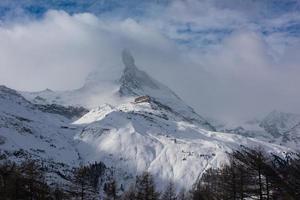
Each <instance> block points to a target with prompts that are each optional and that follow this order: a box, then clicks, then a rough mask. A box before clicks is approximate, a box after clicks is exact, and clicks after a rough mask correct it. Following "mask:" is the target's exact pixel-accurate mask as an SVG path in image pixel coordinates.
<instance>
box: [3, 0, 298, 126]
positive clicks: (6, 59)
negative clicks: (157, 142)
mask: <svg viewBox="0 0 300 200" xmlns="http://www.w3.org/2000/svg"><path fill="white" fill-rule="evenodd" d="M247 2H248V3H239V4H236V3H235V1H228V2H227V3H223V4H221V3H217V1H216V2H214V1H192V0H189V1H173V2H172V3H169V4H168V5H167V6H165V5H164V6H165V7H163V11H164V12H159V11H161V9H162V8H161V7H157V6H155V7H153V8H152V9H151V10H150V11H145V15H144V16H141V17H140V16H133V17H126V18H124V17H121V15H118V13H114V12H112V14H107V13H106V14H105V15H101V14H100V15H99V14H95V13H88V12H78V13H76V14H69V13H68V12H67V11H63V10H48V11H47V12H46V13H45V14H44V15H43V16H42V17H41V18H30V17H28V18H26V17H24V18H22V19H20V17H18V18H14V19H11V18H5V20H3V21H2V23H1V26H0V84H4V85H7V86H8V87H11V88H14V89H17V90H26V91H38V90H43V89H45V88H50V89H53V90H70V89H75V88H79V87H81V86H82V85H83V84H84V80H85V78H86V77H87V75H88V74H89V73H91V72H93V71H95V70H97V71H100V73H97V74H99V80H104V79H105V80H108V79H115V78H116V77H118V76H119V75H121V74H119V73H120V72H121V70H122V69H123V65H122V63H121V55H120V54H121V51H122V50H123V49H124V48H127V49H130V50H131V52H132V54H133V56H134V57H135V60H136V64H137V66H138V67H139V68H140V69H142V70H145V71H146V72H147V73H149V74H150V75H151V76H153V77H154V78H156V79H157V80H159V81H160V82H163V83H164V84H166V85H167V86H168V87H170V88H171V89H172V90H174V91H175V92H176V93H178V95H179V96H180V97H182V99H183V100H184V101H186V102H187V103H188V104H190V105H191V106H192V107H194V108H195V109H196V111H197V112H198V113H199V114H202V115H205V116H209V117H214V118H218V119H225V120H227V121H236V120H241V119H250V118H254V117H260V116H263V115H265V114H267V113H268V112H270V111H272V110H273V109H277V110H281V111H286V112H294V113H300V107H299V102H300V92H299V89H298V87H299V85H300V78H299V76H300V66H299V63H300V58H299V51H300V40H299V36H298V30H294V29H293V31H292V32H291V30H290V28H288V27H291V25H295V23H296V22H297V20H299V19H300V15H299V14H298V12H292V11H289V12H284V11H282V12H277V11H276V12H277V13H276V12H275V11H274V12H275V13H273V10H270V12H269V13H270V14H269V16H268V17H262V16H261V9H263V8H266V7H265V6H266V5H262V4H253V3H251V2H250V1H247ZM249 2H250V3H249ZM247 5H249V6H247ZM247 8H249V9H247ZM271 11H272V12H271ZM22 15H24V14H22ZM25 16H26V15H25ZM288 25H289V26H288ZM280 28H281V29H280ZM274 30H282V31H274ZM299 32H300V31H299Z"/></svg>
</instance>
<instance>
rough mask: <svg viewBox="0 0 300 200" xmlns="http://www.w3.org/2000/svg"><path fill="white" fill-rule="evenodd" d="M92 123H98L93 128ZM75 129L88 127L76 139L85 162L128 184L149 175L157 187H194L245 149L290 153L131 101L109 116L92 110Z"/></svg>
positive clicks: (149, 103) (281, 148) (275, 146)
mask: <svg viewBox="0 0 300 200" xmlns="http://www.w3.org/2000/svg"><path fill="white" fill-rule="evenodd" d="M100 110H101V109H100ZM90 119H96V120H95V121H94V122H92V123H91V122H90ZM73 124H76V125H80V124H85V125H87V126H86V127H85V128H84V129H83V131H82V132H81V133H80V134H78V135H77V136H76V140H79V141H81V142H80V143H79V146H78V148H79V151H80V152H82V157H83V159H84V160H85V162H91V161H99V160H101V161H103V162H104V163H106V165H108V166H114V167H115V168H116V170H117V171H122V172H126V177H127V178H128V180H131V178H132V177H134V176H135V174H138V173H141V172H142V171H144V170H147V171H149V172H151V173H152V174H153V175H155V177H157V178H158V180H157V184H158V185H159V188H163V187H164V185H165V184H166V183H167V182H168V181H170V180H173V181H174V182H175V183H176V185H177V189H181V188H183V187H187V188H189V187H191V186H192V184H193V183H194V182H195V181H196V180H197V178H198V177H200V176H201V174H202V173H203V172H204V171H205V170H206V169H207V168H210V167H219V166H221V165H222V164H224V163H226V152H230V151H232V150H233V149H238V148H240V147H241V146H248V147H249V146H250V147H263V148H265V149H266V150H267V151H270V152H273V153H275V154H281V153H282V152H283V151H287V150H289V149H287V148H284V147H281V146H279V145H274V144H271V143H267V142H261V141H258V140H256V139H253V138H252V139H251V138H246V137H243V136H239V135H234V134H226V133H220V132H212V131H207V130H204V129H202V128H201V127H199V126H198V125H197V124H196V125H195V124H193V123H190V122H187V121H183V120H182V118H181V117H178V116H177V115H176V114H174V113H173V112H170V111H166V110H164V109H163V108H161V107H160V105H157V104H156V103H155V102H144V103H138V104H136V103H131V102H129V103H126V104H122V105H119V106H117V107H115V108H111V109H110V111H109V112H108V113H107V109H106V107H104V110H103V112H99V109H95V110H91V111H90V112H89V113H87V114H86V115H85V116H83V117H82V118H81V119H79V120H77V121H75V122H74V123H73ZM81 144H87V145H84V146H82V147H81V146H80V145H81ZM87 146H88V147H89V148H87ZM123 181H124V180H123ZM125 182H126V181H125ZM125 185H126V184H125ZM127 185H128V184H127Z"/></svg>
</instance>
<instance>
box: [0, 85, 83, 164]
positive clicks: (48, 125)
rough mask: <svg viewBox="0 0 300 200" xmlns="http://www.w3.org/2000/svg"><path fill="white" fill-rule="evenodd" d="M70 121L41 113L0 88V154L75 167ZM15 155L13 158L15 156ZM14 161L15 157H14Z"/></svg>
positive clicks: (76, 162) (72, 130)
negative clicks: (31, 157)
mask: <svg viewBox="0 0 300 200" xmlns="http://www.w3.org/2000/svg"><path fill="white" fill-rule="evenodd" d="M70 122H71V119H69V118H67V117H65V116H63V115H58V114H53V113H49V112H45V111H41V110H40V109H39V108H38V107H37V106H36V105H34V104H32V103H30V102H29V101H27V100H26V99H25V98H23V97H22V96H21V95H20V94H19V93H17V92H16V91H14V90H12V89H9V88H7V87H5V86H0V137H1V145H0V149H1V152H2V153H3V151H6V152H8V153H10V154H12V155H13V154H15V153H18V151H19V153H20V158H21V157H22V156H25V157H27V156H33V158H38V159H42V160H47V161H54V162H57V163H64V164H67V165H77V164H78V162H79V157H78V152H77V150H76V148H75V146H74V142H73V137H74V134H75V133H76V129H77V128H76V127H75V126H73V127H69V124H70ZM16 155H17V154H16ZM16 159H18V156H16Z"/></svg>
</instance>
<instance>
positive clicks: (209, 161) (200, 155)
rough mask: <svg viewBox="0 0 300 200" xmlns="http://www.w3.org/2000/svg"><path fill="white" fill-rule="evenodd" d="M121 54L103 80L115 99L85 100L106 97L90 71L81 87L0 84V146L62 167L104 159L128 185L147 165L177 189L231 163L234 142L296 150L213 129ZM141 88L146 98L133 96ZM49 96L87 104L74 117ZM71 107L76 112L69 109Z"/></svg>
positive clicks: (159, 180)
mask: <svg viewBox="0 0 300 200" xmlns="http://www.w3.org/2000/svg"><path fill="white" fill-rule="evenodd" d="M122 59H123V63H124V65H125V70H124V72H123V74H122V76H121V78H120V79H118V80H115V81H106V82H105V83H104V84H108V83H109V82H112V83H114V84H113V86H112V88H113V89H112V90H110V92H111V96H110V98H112V99H114V100H113V103H112V104H113V105H110V103H111V102H107V104H103V105H100V104H99V105H97V106H96V107H95V106H92V105H91V104H88V102H90V101H88V100H89V99H91V98H92V97H93V98H94V97H95V95H96V96H97V95H98V96H97V97H96V98H101V92H102V91H101V90H97V88H98V85H97V84H95V83H98V84H100V83H101V81H100V82H98V81H93V80H92V79H91V77H89V79H88V81H87V83H86V84H85V85H84V86H83V87H82V88H80V89H78V90H74V91H67V92H55V91H51V90H45V91H42V92H34V93H28V92H22V93H21V94H22V95H23V96H24V97H26V99H25V98H24V97H23V96H22V95H21V94H20V93H18V92H16V91H14V90H12V89H9V88H6V87H4V86H1V87H0V149H1V152H6V154H7V155H8V156H9V157H10V158H11V159H14V160H18V159H26V157H29V156H30V157H34V158H36V159H41V160H43V161H44V162H45V163H48V164H49V165H50V164H51V165H55V166H56V170H63V169H64V168H63V167H61V166H62V165H63V166H65V167H69V168H71V167H72V166H79V165H82V164H88V163H92V162H94V161H102V162H104V163H105V164H106V165H107V166H109V167H111V168H112V169H113V170H114V174H115V176H116V178H117V181H118V183H119V184H123V185H124V186H125V187H128V186H129V183H131V182H132V180H133V179H134V177H135V176H136V175H137V174H139V173H141V172H143V171H149V172H150V173H151V174H153V175H154V176H155V177H156V181H157V185H158V188H159V189H160V190H163V189H164V186H165V185H166V183H167V182H169V181H174V183H175V184H176V187H177V189H178V190H180V189H181V188H190V187H191V186H192V184H193V183H194V182H195V181H196V180H197V179H198V178H199V177H201V174H202V173H203V172H204V171H205V170H206V169H208V168H211V167H213V168H216V167H220V166H222V165H223V164H225V163H227V158H226V155H227V152H231V151H232V150H234V149H238V148H241V147H252V148H263V149H265V150H266V151H268V152H272V153H274V154H278V155H282V154H283V153H284V152H287V151H293V150H294V149H292V148H289V146H287V145H280V143H276V142H269V138H268V139H265V140H264V139H262V138H265V137H257V138H256V137H248V136H247V135H243V134H233V133H223V132H216V131H215V130H216V128H215V127H214V126H213V125H212V124H211V123H209V121H208V120H206V119H205V118H204V117H202V116H200V115H198V114H197V113H196V112H195V111H194V110H193V109H192V108H191V107H189V106H188V105H186V104H185V103H184V102H183V101H182V100H181V99H180V98H179V97H178V96H177V95H176V94H175V93H174V92H172V91H171V90H170V89H169V88H167V87H166V86H164V85H163V84H161V83H159V82H158V81H156V80H154V79H152V78H151V77H149V76H148V75H147V74H146V73H145V72H143V71H141V70H139V69H138V68H137V67H136V66H135V63H134V59H133V57H132V56H131V55H130V53H129V52H128V51H124V52H123V58H122ZM94 78H96V77H94ZM116 85H118V87H116ZM99 87H100V86H99ZM106 94H107V93H106ZM99 95H100V96H99ZM144 95H147V97H149V99H148V100H146V101H144V102H140V103H135V102H134V99H135V98H136V97H139V96H144ZM116 102H119V103H116ZM52 103H55V104H60V105H64V106H66V105H68V106H69V105H73V106H74V105H75V106H84V107H87V108H89V109H90V110H89V111H88V112H87V113H86V114H83V115H75V114H74V116H71V117H70V114H69V113H73V112H74V110H76V109H75V108H72V107H68V108H66V107H62V106H61V107H59V106H56V105H52V106H49V107H42V105H45V104H52ZM37 104H39V105H37ZM87 105H88V106H87ZM93 105H94V104H93ZM91 107H93V108H91ZM46 108H47V109H46ZM51 108H53V110H51ZM58 109H63V112H62V111H61V112H57V110H58ZM70 109H71V111H72V112H68V110H70ZM64 112H65V113H66V114H64ZM67 113H68V114H67ZM83 113H85V112H83ZM78 116H80V117H78ZM293 120H294V121H295V119H294V118H293ZM266 124H270V122H269V121H268V123H266ZM293 124H294V122H293ZM293 130H295V129H293ZM60 167H61V168H60Z"/></svg>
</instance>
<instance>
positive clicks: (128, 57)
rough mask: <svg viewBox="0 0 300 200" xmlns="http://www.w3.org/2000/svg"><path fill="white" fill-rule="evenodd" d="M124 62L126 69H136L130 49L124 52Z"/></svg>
mask: <svg viewBox="0 0 300 200" xmlns="http://www.w3.org/2000/svg"><path fill="white" fill-rule="evenodd" d="M122 61H123V64H124V65H125V68H136V66H135V61H134V58H133V56H132V54H131V52H130V51H129V50H128V49H124V50H123V51H122Z"/></svg>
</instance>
